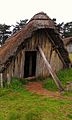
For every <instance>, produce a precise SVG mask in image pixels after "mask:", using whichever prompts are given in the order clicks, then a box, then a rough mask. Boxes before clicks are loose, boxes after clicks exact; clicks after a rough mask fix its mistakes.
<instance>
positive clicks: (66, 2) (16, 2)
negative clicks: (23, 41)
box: [0, 0, 72, 25]
mask: <svg viewBox="0 0 72 120" xmlns="http://www.w3.org/2000/svg"><path fill="white" fill-rule="evenodd" d="M41 11H43V12H45V13H47V15H48V16H49V17H50V18H56V19H57V22H58V23H59V22H65V23H66V22H69V21H72V0H0V23H6V24H10V25H11V24H15V23H16V21H19V20H22V19H26V18H27V19H30V18H31V17H32V16H33V15H34V14H36V13H38V12H41Z"/></svg>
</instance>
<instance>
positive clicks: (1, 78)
mask: <svg viewBox="0 0 72 120" xmlns="http://www.w3.org/2000/svg"><path fill="white" fill-rule="evenodd" d="M0 87H1V88H3V74H2V73H0Z"/></svg>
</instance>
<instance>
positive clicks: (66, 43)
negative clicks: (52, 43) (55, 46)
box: [63, 37, 72, 46]
mask: <svg viewBox="0 0 72 120" xmlns="http://www.w3.org/2000/svg"><path fill="white" fill-rule="evenodd" d="M70 42H72V37H67V38H64V39H63V43H64V45H65V46H66V45H68V44H69V43H70Z"/></svg>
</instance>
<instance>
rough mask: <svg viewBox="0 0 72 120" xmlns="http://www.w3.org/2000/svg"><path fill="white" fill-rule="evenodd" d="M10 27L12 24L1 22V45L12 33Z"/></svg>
mask: <svg viewBox="0 0 72 120" xmlns="http://www.w3.org/2000/svg"><path fill="white" fill-rule="evenodd" d="M10 27H11V26H10V25H6V24H0V45H2V44H4V43H5V41H6V39H7V38H8V37H9V36H10V35H11V31H10Z"/></svg>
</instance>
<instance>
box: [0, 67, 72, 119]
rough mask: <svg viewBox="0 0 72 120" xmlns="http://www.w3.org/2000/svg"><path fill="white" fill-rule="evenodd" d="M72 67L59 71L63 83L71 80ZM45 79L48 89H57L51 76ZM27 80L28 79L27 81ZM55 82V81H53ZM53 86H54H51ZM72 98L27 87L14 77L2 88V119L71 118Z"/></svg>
mask: <svg viewBox="0 0 72 120" xmlns="http://www.w3.org/2000/svg"><path fill="white" fill-rule="evenodd" d="M71 71H72V69H69V70H64V71H60V72H59V73H58V76H59V78H60V79H61V81H62V84H65V82H66V81H67V80H69V81H70V80H71V76H72V72H71ZM46 80H47V81H48V82H47V83H45V82H46V81H45V80H44V81H43V83H44V84H45V87H46V85H48V84H49V85H48V88H47V89H51V90H55V89H56V86H55V87H54V85H55V84H54V83H52V84H51V81H52V80H51V78H50V79H47V78H46ZM26 82H27V81H26ZM52 82H53V81H52ZM51 86H53V87H51ZM71 119H72V99H69V98H68V99H66V98H64V99H63V98H50V97H47V96H42V95H37V94H34V93H31V92H29V91H27V90H26V89H25V87H24V86H23V85H22V82H21V81H19V80H18V79H16V78H13V80H12V84H11V86H9V87H5V88H3V89H0V120H71Z"/></svg>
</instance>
